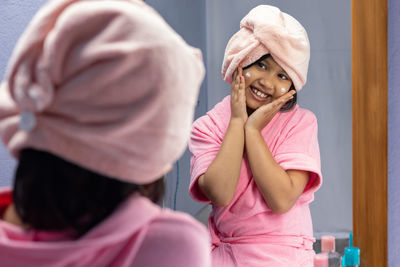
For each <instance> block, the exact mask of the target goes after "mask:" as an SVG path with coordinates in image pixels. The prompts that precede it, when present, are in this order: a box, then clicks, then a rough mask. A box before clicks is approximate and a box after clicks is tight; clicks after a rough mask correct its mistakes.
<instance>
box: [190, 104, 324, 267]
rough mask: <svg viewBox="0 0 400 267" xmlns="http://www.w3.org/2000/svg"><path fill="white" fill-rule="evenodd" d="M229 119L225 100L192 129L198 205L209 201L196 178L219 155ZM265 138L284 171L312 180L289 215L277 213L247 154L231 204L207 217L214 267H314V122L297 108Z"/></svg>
mask: <svg viewBox="0 0 400 267" xmlns="http://www.w3.org/2000/svg"><path fill="white" fill-rule="evenodd" d="M229 120H230V96H227V97H226V98H224V99H223V100H222V101H221V102H220V103H218V104H217V105H216V106H215V107H214V108H213V109H212V110H211V111H209V112H208V113H207V114H206V115H205V116H203V117H201V118H199V119H198V120H196V122H195V123H194V125H193V129H192V134H191V140H190V141H189V149H190V151H191V152H192V158H191V182H190V189H189V190H190V194H191V196H192V197H193V198H194V199H195V200H197V201H199V202H204V203H210V201H208V199H207V198H206V197H205V196H204V194H202V192H201V191H200V189H199V188H198V184H197V180H198V178H199V176H200V175H202V174H204V173H205V172H206V170H207V168H208V166H209V165H210V164H211V162H212V161H213V160H214V158H215V156H216V154H217V153H218V151H219V148H220V146H221V143H222V140H223V138H224V135H225V132H226V130H227V127H228V124H229ZM262 135H263V136H264V140H265V142H266V144H267V145H268V148H269V149H270V151H271V153H272V155H273V157H274V159H275V160H276V162H277V163H278V164H279V165H280V166H281V167H282V168H283V169H285V170H288V169H295V170H304V171H309V172H310V179H309V182H308V184H307V186H306V188H305V190H304V192H303V193H302V195H301V196H300V197H299V199H298V200H297V202H296V203H295V205H294V206H293V207H292V209H291V210H290V211H288V212H286V213H284V214H281V215H276V214H273V213H272V211H271V210H270V208H269V207H268V205H267V204H266V202H265V200H264V199H263V197H262V195H261V193H260V191H259V190H258V188H257V185H256V184H255V182H254V180H253V179H252V174H251V169H250V166H249V162H248V160H247V158H246V154H244V158H243V161H242V166H241V173H240V178H239V182H238V185H237V188H236V192H235V194H234V197H233V200H232V201H231V203H230V204H229V205H228V206H225V207H217V206H213V210H212V213H211V215H210V218H209V230H210V233H211V237H212V243H213V250H212V260H213V266H215V267H217V266H218V267H223V266H252V267H257V266H274V267H279V266H282V267H283V266H285V267H287V266H290V267H296V266H298V267H309V266H310V267H311V266H312V262H313V255H314V251H313V250H312V244H313V242H314V241H315V239H314V238H313V230H312V221H311V215H310V210H309V203H310V202H311V201H313V199H314V192H315V191H316V190H317V189H318V188H319V187H320V185H321V182H322V176H321V170H320V155H319V146H318V140H317V121H316V118H315V116H314V114H313V113H311V112H310V111H308V110H305V109H302V108H300V107H298V106H297V105H296V106H295V107H294V108H293V109H292V110H291V111H289V112H280V113H278V114H277V115H276V116H275V117H274V118H273V119H272V121H271V122H270V123H269V124H268V125H267V126H266V127H265V128H264V129H263V131H262Z"/></svg>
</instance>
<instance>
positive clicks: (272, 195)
mask: <svg viewBox="0 0 400 267" xmlns="http://www.w3.org/2000/svg"><path fill="white" fill-rule="evenodd" d="M245 140H246V141H245V142H246V152H247V157H248V159H249V163H250V167H251V171H252V173H253V178H254V180H255V182H256V184H257V186H258V188H259V190H260V191H261V194H262V195H263V197H264V200H265V201H266V202H267V204H268V206H269V207H270V208H271V210H272V212H274V213H277V214H281V213H284V212H286V211H288V210H289V209H290V208H291V207H292V206H293V205H294V203H295V202H296V200H297V199H298V197H299V196H300V194H301V192H302V191H303V190H304V187H305V186H306V184H307V181H308V173H307V172H303V171H296V170H294V171H292V173H291V172H290V171H288V172H286V171H285V170H283V169H282V167H281V166H279V164H278V163H276V161H275V159H274V158H273V157H272V154H271V152H270V151H269V149H268V147H267V145H266V144H265V141H264V138H263V137H262V135H261V133H260V131H258V130H256V129H246V130H245ZM291 174H293V175H291Z"/></svg>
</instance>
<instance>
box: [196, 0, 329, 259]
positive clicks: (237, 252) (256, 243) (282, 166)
mask: <svg viewBox="0 0 400 267" xmlns="http://www.w3.org/2000/svg"><path fill="white" fill-rule="evenodd" d="M309 55H310V47H309V41H308V37H307V34H306V31H305V30H304V28H303V27H302V26H301V25H300V23H299V22H298V21H297V20H295V19H294V18H293V17H291V16H290V15H288V14H286V13H283V12H281V11H280V10H279V9H278V8H276V7H272V6H267V5H262V6H258V7H256V8H254V9H253V10H251V11H250V12H249V14H248V15H246V16H245V17H244V18H243V20H242V21H241V29H240V30H239V31H238V32H237V33H236V34H235V35H234V36H233V37H232V38H231V39H230V41H229V43H228V45H227V47H226V51H225V58H224V62H223V67H222V75H223V77H224V80H225V81H226V82H228V83H231V84H232V85H231V95H230V96H227V97H226V98H224V99H223V100H222V101H221V102H220V103H219V104H217V105H216V106H215V107H214V108H213V109H212V110H211V111H209V112H208V113H207V114H206V115H205V116H203V117H201V118H199V119H198V120H197V121H196V122H195V123H194V125H193V129H192V135H191V140H190V142H189V149H190V151H191V152H192V160H191V184H190V189H189V190H190V193H191V195H192V197H193V198H194V199H195V200H198V201H200V202H205V203H212V207H213V210H212V213H211V215H210V217H209V221H208V224H209V230H210V232H211V237H212V245H213V248H212V261H213V266H216V267H217V266H218V267H223V266H252V267H254V266H273V267H279V266H282V267H283V266H284V267H296V266H299V267H307V266H313V255H314V252H313V250H312V244H313V242H314V238H313V232H312V223H311V215H310V210H309V203H310V202H311V201H312V200H313V196H314V192H315V191H316V190H317V189H318V188H319V187H320V184H321V179H322V178H321V171H320V156H319V147H318V141H317V121H316V118H315V116H314V115H313V113H311V112H310V111H308V110H305V109H302V108H300V107H299V106H298V105H296V92H298V91H300V90H301V88H302V87H303V85H304V84H305V82H306V76H307V68H308V62H309Z"/></svg>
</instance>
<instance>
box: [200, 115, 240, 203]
mask: <svg viewBox="0 0 400 267" xmlns="http://www.w3.org/2000/svg"><path fill="white" fill-rule="evenodd" d="M243 150H244V123H243V120H240V119H231V121H230V123H229V126H228V129H227V131H226V134H225V136H224V140H223V141H222V144H221V147H220V149H219V151H218V154H217V156H216V157H215V159H214V160H213V162H212V163H211V164H210V166H209V167H208V169H207V171H206V173H205V174H204V175H202V176H200V178H199V181H198V185H199V187H200V189H201V190H202V191H203V193H204V194H205V195H206V196H207V197H208V199H209V200H210V201H211V202H212V203H213V204H214V205H217V206H226V205H228V204H229V203H230V202H231V200H232V198H233V195H234V193H235V190H236V185H237V182H238V180H239V176H240V169H241V165H242V158H243Z"/></svg>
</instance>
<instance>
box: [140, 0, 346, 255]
mask: <svg viewBox="0 0 400 267" xmlns="http://www.w3.org/2000/svg"><path fill="white" fill-rule="evenodd" d="M188 2H189V1H178V0H177V1H172V3H171V1H169V4H168V5H167V4H165V3H164V2H163V1H160V0H148V1H147V3H149V4H150V5H152V6H154V7H155V8H156V9H157V10H158V11H159V12H160V13H161V14H162V15H163V16H164V17H165V18H166V20H167V21H168V23H170V25H171V26H172V27H174V29H175V30H177V31H178V32H179V33H180V34H181V35H182V36H183V37H184V38H185V40H187V41H188V42H189V43H190V44H192V45H194V46H197V47H200V48H201V49H202V50H203V54H204V57H205V58H204V59H205V64H206V69H207V76H206V80H205V82H204V84H203V87H202V89H201V93H200V97H199V105H198V109H197V113H196V116H201V115H204V114H205V113H206V112H207V111H208V110H209V109H211V108H212V107H213V106H214V105H215V104H216V103H218V102H219V101H221V100H222V98H223V97H224V96H226V95H227V94H229V92H230V86H229V85H228V84H227V83H225V82H224V81H223V80H222V78H221V64H222V60H223V56H224V50H225V46H226V44H227V42H228V40H229V38H230V37H231V36H232V35H233V34H234V33H235V32H236V31H237V30H238V29H239V22H240V20H241V19H242V18H243V17H244V16H245V15H246V14H247V13H248V12H249V11H250V9H252V8H253V7H255V6H257V5H260V4H270V5H276V6H278V7H279V8H280V9H281V10H282V11H284V12H286V13H288V14H290V15H292V16H293V17H295V18H296V19H297V20H299V21H300V23H301V24H302V25H303V26H304V27H305V28H306V30H307V32H308V36H309V39H310V43H311V59H310V65H309V72H308V81H307V83H306V85H305V86H304V88H303V89H302V91H301V92H300V93H299V94H298V98H299V99H298V103H299V105H300V106H301V107H303V108H307V109H310V110H311V111H312V112H314V114H315V115H316V117H317V119H318V125H319V127H318V128H319V144H320V150H321V164H322V174H323V185H322V187H321V188H320V190H319V191H317V192H316V194H315V200H314V202H313V203H311V205H310V207H311V213H312V218H313V225H314V235H315V237H317V238H319V237H320V236H321V235H323V234H333V235H335V236H336V238H338V239H339V240H342V243H341V244H338V245H339V246H341V247H338V250H339V251H340V252H341V253H342V252H343V248H344V247H345V246H347V244H348V243H347V238H348V233H349V232H351V231H352V223H353V221H352V116H351V114H352V113H351V112H352V87H351V75H352V69H351V3H350V2H349V1H346V0H339V1H318V0H307V1H296V0H286V1H279V2H276V1H260V0H259V1H256V0H253V1H240V0H220V1H192V2H191V3H190V5H189V4H188ZM227 7H229V8H227ZM177 13H179V16H177V15H176V14H177ZM199 14H200V15H199ZM338 18H340V19H338ZM189 158H190V155H189V153H185V155H184V156H183V157H182V159H181V160H180V161H179V162H178V163H177V165H176V167H175V169H174V170H173V172H171V173H170V174H169V175H168V179H167V196H166V200H165V206H167V207H171V208H175V209H178V210H182V211H185V212H189V213H191V214H192V215H194V216H195V217H197V218H198V219H199V220H201V221H203V222H205V220H206V219H207V218H208V213H209V212H210V207H209V206H208V205H207V206H204V205H201V204H199V203H197V202H194V201H193V200H192V199H191V198H190V196H189V195H188V192H187V189H188V185H189V178H188V177H189ZM339 240H338V241H339Z"/></svg>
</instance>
